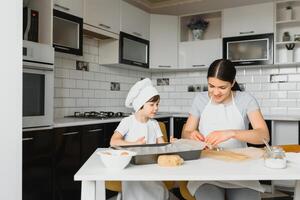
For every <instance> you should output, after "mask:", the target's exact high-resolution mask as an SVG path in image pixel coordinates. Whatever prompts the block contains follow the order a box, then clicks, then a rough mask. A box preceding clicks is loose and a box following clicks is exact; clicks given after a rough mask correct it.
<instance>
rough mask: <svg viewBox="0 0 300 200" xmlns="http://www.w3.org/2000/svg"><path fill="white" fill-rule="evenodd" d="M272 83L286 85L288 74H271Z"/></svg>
mask: <svg viewBox="0 0 300 200" xmlns="http://www.w3.org/2000/svg"><path fill="white" fill-rule="evenodd" d="M270 82H271V83H285V82H288V75H287V74H270Z"/></svg>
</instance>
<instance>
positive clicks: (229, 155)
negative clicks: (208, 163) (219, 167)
mask: <svg viewBox="0 0 300 200" xmlns="http://www.w3.org/2000/svg"><path fill="white" fill-rule="evenodd" d="M263 154H264V150H263V149H259V148H254V147H247V148H241V149H230V150H221V151H216V150H210V149H207V150H204V151H202V153H201V157H202V158H212V159H217V160H224V161H244V160H249V159H259V158H261V157H262V156H263Z"/></svg>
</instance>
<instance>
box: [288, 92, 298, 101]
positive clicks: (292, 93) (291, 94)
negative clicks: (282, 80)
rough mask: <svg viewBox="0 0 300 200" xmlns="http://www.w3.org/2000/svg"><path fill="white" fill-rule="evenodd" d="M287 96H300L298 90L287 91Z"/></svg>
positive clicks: (291, 97)
mask: <svg viewBox="0 0 300 200" xmlns="http://www.w3.org/2000/svg"><path fill="white" fill-rule="evenodd" d="M287 94H288V98H289V99H299V98H300V91H288V92H287Z"/></svg>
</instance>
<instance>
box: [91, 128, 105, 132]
mask: <svg viewBox="0 0 300 200" xmlns="http://www.w3.org/2000/svg"><path fill="white" fill-rule="evenodd" d="M98 131H103V129H102V128H98V129H93V130H88V132H89V133H94V132H98Z"/></svg>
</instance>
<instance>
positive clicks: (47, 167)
mask: <svg viewBox="0 0 300 200" xmlns="http://www.w3.org/2000/svg"><path fill="white" fill-rule="evenodd" d="M53 144H54V143H53V133H52V130H42V131H30V132H23V172H22V190H23V192H22V199H23V200H40V199H44V200H53Z"/></svg>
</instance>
